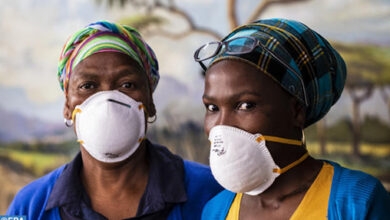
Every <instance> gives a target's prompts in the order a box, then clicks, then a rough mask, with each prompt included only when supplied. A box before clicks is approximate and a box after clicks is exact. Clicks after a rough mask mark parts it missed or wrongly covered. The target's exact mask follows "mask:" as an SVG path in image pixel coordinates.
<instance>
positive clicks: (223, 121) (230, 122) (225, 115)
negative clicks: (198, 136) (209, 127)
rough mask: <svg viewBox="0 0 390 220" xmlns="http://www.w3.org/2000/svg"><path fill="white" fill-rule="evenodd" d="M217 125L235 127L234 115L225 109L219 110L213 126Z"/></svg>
mask: <svg viewBox="0 0 390 220" xmlns="http://www.w3.org/2000/svg"><path fill="white" fill-rule="evenodd" d="M217 125H226V126H231V127H237V124H236V122H235V117H234V115H233V114H232V113H231V112H230V111H227V110H221V111H220V114H219V115H218V118H217V120H216V123H215V125H214V126H217Z"/></svg>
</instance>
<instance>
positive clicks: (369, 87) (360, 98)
mask: <svg viewBox="0 0 390 220" xmlns="http://www.w3.org/2000/svg"><path fill="white" fill-rule="evenodd" d="M347 90H348V92H349V94H350V95H351V98H352V99H353V101H354V102H356V103H361V102H362V101H364V100H366V99H368V98H369V97H370V96H371V95H372V92H373V90H374V86H373V85H372V84H369V85H367V86H366V87H365V88H364V93H363V94H361V95H360V96H359V95H358V94H357V93H356V92H355V88H354V87H347Z"/></svg>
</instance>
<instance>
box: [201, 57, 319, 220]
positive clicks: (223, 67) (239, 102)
mask: <svg viewBox="0 0 390 220" xmlns="http://www.w3.org/2000/svg"><path fill="white" fill-rule="evenodd" d="M203 102H204V104H205V107H206V116H205V120H204V128H205V131H206V134H207V135H209V132H210V129H211V128H212V127H214V126H216V125H228V126H232V127H237V128H240V129H242V130H245V131H247V132H250V133H252V134H256V133H260V134H263V135H271V136H277V137H284V138H289V139H295V140H301V138H302V130H303V128H304V122H305V108H304V107H302V105H301V104H300V103H299V102H298V101H297V100H296V99H295V98H294V97H293V96H292V95H290V94H288V93H287V92H286V91H285V90H283V89H282V87H281V86H280V85H279V84H277V83H276V82H275V81H274V80H273V79H271V78H270V77H269V76H267V75H266V74H264V73H263V72H261V71H260V70H259V69H257V68H256V67H254V66H253V65H250V64H248V63H245V62H243V61H240V60H233V59H230V60H222V61H219V62H217V63H215V64H213V65H212V66H211V67H210V68H209V69H208V70H207V72H206V78H205V90H204V95H203ZM266 144H267V148H268V150H269V151H270V153H271V155H272V157H273V159H274V161H275V163H276V164H277V165H278V166H279V167H285V166H286V165H288V164H290V163H292V162H294V161H296V160H297V159H298V158H300V157H301V156H302V155H303V154H304V153H305V152H306V150H305V148H304V147H297V146H293V145H286V144H280V143H274V142H267V143H266ZM321 167H322V162H320V161H318V160H315V159H313V158H311V157H309V158H308V159H306V160H305V161H304V162H302V163H301V164H299V165H298V166H296V167H294V168H292V169H291V170H289V171H288V172H286V173H283V174H281V175H280V176H279V177H278V178H276V180H275V182H274V183H273V184H272V185H271V187H269V188H268V189H267V190H266V191H264V192H263V193H261V194H260V195H257V196H249V195H246V194H244V195H243V198H242V201H241V207H240V219H245V220H246V219H288V218H289V217H291V215H292V214H293V213H294V211H295V210H296V208H297V207H298V205H299V203H300V202H301V200H302V199H303V197H304V195H305V193H306V191H307V189H308V188H309V187H310V185H311V184H312V182H313V181H314V179H315V177H316V176H317V175H318V173H319V170H320V169H321Z"/></svg>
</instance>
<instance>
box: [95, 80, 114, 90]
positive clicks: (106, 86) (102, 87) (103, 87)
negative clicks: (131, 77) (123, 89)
mask: <svg viewBox="0 0 390 220" xmlns="http://www.w3.org/2000/svg"><path fill="white" fill-rule="evenodd" d="M115 89H117V88H115V85H113V84H111V83H109V82H108V81H105V82H103V83H102V84H101V85H100V89H99V91H110V90H115Z"/></svg>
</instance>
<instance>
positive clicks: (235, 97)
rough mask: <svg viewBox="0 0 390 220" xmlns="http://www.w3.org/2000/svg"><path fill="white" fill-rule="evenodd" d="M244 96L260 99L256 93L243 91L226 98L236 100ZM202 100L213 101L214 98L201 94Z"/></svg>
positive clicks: (259, 95)
mask: <svg viewBox="0 0 390 220" xmlns="http://www.w3.org/2000/svg"><path fill="white" fill-rule="evenodd" d="M244 95H253V96H257V97H262V95H261V94H260V93H258V92H254V91H248V90H244V91H241V92H239V93H237V94H234V95H232V96H229V97H228V98H229V99H238V98H240V97H242V96H244ZM202 98H203V99H208V100H215V97H212V96H208V95H206V94H203V96H202Z"/></svg>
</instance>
